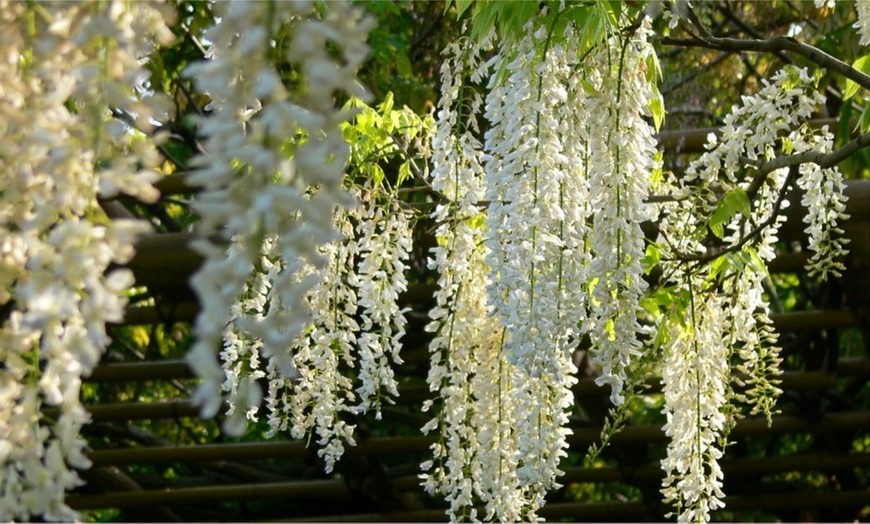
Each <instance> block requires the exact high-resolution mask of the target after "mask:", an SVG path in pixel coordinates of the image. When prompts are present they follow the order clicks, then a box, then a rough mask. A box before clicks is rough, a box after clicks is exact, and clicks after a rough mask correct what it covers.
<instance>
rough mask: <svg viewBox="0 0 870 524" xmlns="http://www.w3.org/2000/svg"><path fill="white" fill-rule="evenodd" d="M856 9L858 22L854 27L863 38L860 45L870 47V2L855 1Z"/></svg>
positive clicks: (864, 0) (863, 0)
mask: <svg viewBox="0 0 870 524" xmlns="http://www.w3.org/2000/svg"><path fill="white" fill-rule="evenodd" d="M855 9H856V10H857V11H858V20H856V21H855V24H854V25H853V27H854V28H855V29H857V30H858V34H859V35H860V36H861V40H860V41H859V43H860V44H861V45H863V46H866V45H870V2H868V1H867V0H855Z"/></svg>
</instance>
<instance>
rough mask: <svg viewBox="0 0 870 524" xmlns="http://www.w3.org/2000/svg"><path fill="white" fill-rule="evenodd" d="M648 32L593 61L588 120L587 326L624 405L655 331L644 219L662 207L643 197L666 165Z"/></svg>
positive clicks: (612, 44)
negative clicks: (655, 123) (646, 320)
mask: <svg viewBox="0 0 870 524" xmlns="http://www.w3.org/2000/svg"><path fill="white" fill-rule="evenodd" d="M649 34H650V27H649V21H648V20H646V21H645V22H644V24H643V25H642V26H641V27H640V28H639V29H638V30H637V32H636V33H635V34H634V35H633V36H632V37H631V38H620V37H617V36H614V37H611V38H610V39H608V43H607V46H606V47H603V48H602V49H601V50H600V51H598V52H597V53H595V54H594V56H593V57H592V63H591V64H590V65H589V66H588V67H587V69H586V71H588V73H589V79H590V84H591V85H592V87H593V88H594V90H595V93H593V94H592V95H591V96H590V97H589V101H588V102H587V108H586V112H585V113H584V115H586V118H587V121H586V123H585V125H584V126H583V127H582V128H581V129H582V136H583V137H584V138H585V140H586V142H587V144H588V149H589V153H588V160H587V162H588V164H587V166H586V169H587V171H588V175H587V176H588V180H589V181H588V184H589V194H590V195H592V197H591V198H592V206H593V207H594V209H595V212H594V213H593V214H592V217H593V220H594V223H593V227H592V232H591V246H592V249H591V251H592V253H591V262H590V263H589V269H588V279H589V282H590V284H589V286H590V287H591V303H590V304H589V306H590V309H591V315H590V323H589V326H588V333H589V336H590V337H591V340H592V356H593V359H594V361H595V362H596V363H597V364H598V365H599V367H600V368H601V375H600V376H599V377H598V379H596V383H598V384H599V385H602V384H608V385H609V386H610V388H611V395H610V398H611V401H612V402H613V403H614V405H617V406H618V405H620V404H622V402H623V400H624V398H623V395H622V391H623V386H624V384H625V382H626V381H627V380H629V378H628V376H627V374H626V373H627V370H628V367H629V365H630V364H631V362H632V360H633V359H636V358H637V357H638V356H640V353H641V348H642V346H643V343H642V342H641V337H642V336H644V335H645V334H646V333H648V332H649V330H648V329H646V328H644V327H642V326H641V325H640V323H639V321H638V317H639V316H640V314H641V312H642V308H641V307H640V299H641V297H642V296H643V294H644V292H645V291H646V288H647V284H646V281H645V280H644V279H643V266H642V264H641V259H642V258H643V256H644V249H645V242H644V233H643V231H642V230H641V228H640V224H641V223H642V222H644V221H648V220H654V219H655V218H656V216H655V211H656V208H654V207H653V206H649V205H647V204H645V203H644V199H645V198H646V197H647V196H648V195H649V194H650V187H651V184H650V180H651V178H652V176H653V172H654V171H655V170H656V169H657V168H659V167H660V165H659V164H658V163H657V161H656V160H655V158H656V140H655V138H654V136H653V135H654V132H655V131H654V129H653V127H652V125H650V124H649V123H647V122H646V121H645V120H644V117H646V116H648V115H649V109H648V106H649V104H650V101H651V100H652V99H653V96H654V95H655V93H654V91H653V89H654V84H652V83H651V82H650V81H649V80H648V79H647V76H646V70H647V67H648V64H649V60H650V58H652V59H654V58H655V51H654V50H653V49H652V46H651V45H650V44H649V43H648V42H647V38H648V36H649ZM593 282H594V283H593Z"/></svg>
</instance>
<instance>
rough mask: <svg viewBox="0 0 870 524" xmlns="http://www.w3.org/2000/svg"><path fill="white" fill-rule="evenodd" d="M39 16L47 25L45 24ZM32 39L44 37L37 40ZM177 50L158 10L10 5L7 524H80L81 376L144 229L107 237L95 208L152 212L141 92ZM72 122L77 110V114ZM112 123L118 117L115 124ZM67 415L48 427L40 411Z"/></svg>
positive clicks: (4, 194)
mask: <svg viewBox="0 0 870 524" xmlns="http://www.w3.org/2000/svg"><path fill="white" fill-rule="evenodd" d="M37 10H38V11H39V14H38V16H37V15H36V11H37ZM34 34H39V38H38V39H34V38H33V36H34ZM169 37H171V33H169V31H168V29H167V28H166V27H165V25H164V18H163V16H162V14H161V6H159V5H157V4H125V3H122V2H104V3H100V4H82V3H55V4H39V5H37V4H26V3H16V2H6V1H2V2H0V49H2V53H3V55H4V59H3V60H0V76H2V78H3V86H2V91H3V96H2V101H0V121H2V122H3V124H2V125H0V140H2V142H3V144H4V146H3V147H4V152H3V154H2V155H0V171H2V172H3V173H4V179H3V187H2V188H0V275H2V276H0V305H3V306H5V307H7V308H8V310H9V312H8V314H7V315H5V318H4V319H3V324H2V326H0V361H2V362H3V365H2V366H0V368H2V369H0V390H2V393H0V397H2V405H3V407H2V408H0V493H2V497H0V520H4V521H5V520H30V519H32V518H43V519H47V520H62V521H71V520H75V519H77V518H78V515H77V514H76V513H75V512H74V511H73V510H72V509H70V508H69V507H68V506H67V505H66V503H65V502H64V498H65V492H66V490H68V489H71V488H74V487H76V486H79V485H81V483H82V482H81V480H80V479H79V476H78V473H77V472H76V469H83V468H87V467H89V466H90V461H89V460H88V459H87V457H86V456H85V454H84V449H85V442H84V440H83V439H82V438H81V436H80V430H81V428H82V426H83V425H84V424H85V423H87V422H88V421H89V419H90V417H89V415H88V413H87V411H86V410H85V408H84V407H83V406H82V404H81V400H80V398H79V397H80V390H81V383H82V376H86V375H88V374H90V373H91V371H92V370H93V369H94V367H95V366H96V365H97V363H98V362H99V360H100V358H101V356H102V355H103V352H104V351H105V348H106V346H107V345H108V343H109V337H108V336H107V334H106V323H107V322H118V321H120V320H122V318H123V311H124V307H125V305H126V298H125V297H124V294H123V293H124V291H126V290H127V288H129V287H130V285H131V284H132V282H133V279H132V275H131V274H130V272H129V271H127V270H112V271H109V268H110V267H111V266H112V265H120V264H124V263H126V262H128V261H129V260H130V258H131V257H132V255H133V243H134V242H135V240H136V237H137V236H138V235H140V234H141V233H143V232H146V231H148V230H149V227H148V225H147V224H145V223H140V222H135V221H129V220H127V221H125V220H115V221H108V222H107V223H98V220H97V219H94V217H95V216H99V215H100V212H99V211H98V210H99V204H98V201H97V199H98V197H102V198H105V197H111V196H114V195H116V194H117V193H118V192H124V193H125V194H127V195H130V196H134V197H138V198H140V199H142V200H145V201H149V202H150V201H153V200H154V199H155V198H156V196H157V191H156V190H155V189H154V187H152V185H151V182H152V181H153V180H155V179H156V177H157V176H158V175H157V173H156V172H155V171H154V170H153V169H152V168H153V167H154V165H155V164H156V163H157V161H158V160H159V157H158V156H157V155H156V154H155V151H154V149H153V142H150V141H141V143H139V142H137V141H134V140H133V138H132V137H133V135H134V134H133V133H132V132H130V131H131V130H130V128H129V127H127V126H126V124H122V123H120V122H119V121H116V120H113V119H112V117H111V115H112V111H115V113H116V114H122V115H130V114H136V115H138V116H139V119H138V120H134V124H136V126H137V127H138V128H139V130H142V131H149V130H150V129H151V128H152V124H151V122H153V121H156V120H161V119H162V118H163V117H164V116H165V114H164V112H163V109H164V108H163V104H162V103H161V101H160V100H159V99H158V98H157V97H156V96H150V95H148V94H143V93H142V92H140V91H138V90H137V89H136V88H137V86H138V85H139V83H141V81H142V79H144V78H147V73H146V71H145V68H144V64H143V61H142V60H143V58H144V57H145V56H146V55H147V54H148V53H149V52H150V51H151V50H152V48H153V45H154V44H155V43H156V42H162V43H165V42H167V41H168V38H169ZM73 108H74V109H73ZM110 109H111V111H110ZM44 406H53V407H56V408H57V415H56V417H54V419H53V420H48V419H47V418H46V417H45V416H44V413H43V412H42V407H44Z"/></svg>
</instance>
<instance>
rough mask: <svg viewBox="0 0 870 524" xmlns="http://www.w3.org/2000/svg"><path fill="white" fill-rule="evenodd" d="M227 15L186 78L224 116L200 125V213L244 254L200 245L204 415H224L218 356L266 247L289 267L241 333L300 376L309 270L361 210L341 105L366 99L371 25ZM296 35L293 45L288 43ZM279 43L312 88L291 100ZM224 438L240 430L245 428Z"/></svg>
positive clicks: (293, 6) (266, 13) (286, 12)
mask: <svg viewBox="0 0 870 524" xmlns="http://www.w3.org/2000/svg"><path fill="white" fill-rule="evenodd" d="M219 8H220V9H221V11H220V13H219V15H220V17H219V20H220V21H219V23H218V24H217V25H215V26H214V27H213V28H212V29H210V30H209V31H208V34H207V37H208V39H209V40H210V41H211V42H212V44H213V45H212V47H211V48H210V51H209V52H210V55H211V56H210V57H209V58H210V59H209V60H206V61H204V62H201V63H197V64H193V65H191V66H190V67H189V68H188V70H187V72H186V74H188V75H190V76H193V77H195V80H196V83H197V85H198V87H199V88H200V89H201V90H203V91H204V92H206V93H208V94H209V95H210V96H211V98H212V103H213V105H214V111H213V113H214V114H213V115H212V116H210V117H208V118H204V119H202V121H201V122H200V131H201V133H202V134H203V135H204V137H205V146H206V154H204V155H202V156H200V157H198V158H196V159H194V160H193V162H194V163H195V164H196V165H197V167H199V168H200V169H199V170H198V171H196V173H195V174H194V175H192V176H191V182H192V183H195V184H198V185H200V186H201V187H202V188H203V190H202V191H201V192H200V194H199V195H198V199H197V202H196V203H195V205H196V209H197V211H198V212H199V213H200V216H201V217H202V222H201V223H200V231H201V232H202V233H204V234H212V233H218V234H219V235H220V236H221V237H222V238H223V242H227V241H232V242H235V243H239V244H241V245H242V246H244V249H239V250H235V251H233V252H231V254H233V255H234V256H226V255H227V253H226V251H225V248H224V247H222V245H221V242H217V243H216V242H213V241H211V240H207V239H202V240H200V241H198V242H197V243H196V245H195V247H196V249H197V250H198V251H199V252H200V253H202V254H203V255H205V257H206V261H205V263H204V265H203V267H202V268H201V270H200V271H199V272H198V273H197V275H195V276H194V278H193V280H192V283H193V286H194V288H195V289H196V290H197V293H198V294H199V295H200V299H201V300H200V302H201V304H203V311H202V312H201V314H200V316H199V318H198V320H197V323H196V333H197V342H196V344H195V345H194V347H193V348H192V349H191V352H190V353H189V357H188V358H189V361H190V362H191V364H192V365H193V368H194V369H195V370H196V372H197V374H198V375H199V376H201V377H203V378H204V379H205V381H204V383H203V384H202V386H201V387H200V388H199V389H198V391H197V393H196V394H195V399H196V400H197V401H198V402H199V403H200V404H201V405H202V407H203V411H202V412H203V415H205V416H213V415H215V414H216V413H217V411H218V409H219V408H220V402H221V397H220V394H219V390H220V387H221V384H222V383H223V382H224V381H225V377H224V372H223V370H222V369H221V367H220V366H219V365H218V363H217V360H216V358H215V356H216V353H217V348H219V347H222V345H223V344H222V339H223V334H224V329H225V326H227V324H228V321H229V320H230V318H229V315H228V312H229V311H230V309H231V307H232V305H233V304H234V303H236V301H237V300H239V297H240V296H241V295H242V294H243V292H244V289H245V283H246V282H247V281H248V280H249V278H250V275H251V274H252V271H253V270H254V264H255V262H257V261H259V259H260V257H261V256H262V254H263V253H262V248H263V242H264V240H265V239H266V238H270V239H271V242H274V250H275V252H276V253H277V255H278V257H279V261H280V266H281V267H280V270H279V271H277V272H276V273H275V275H274V281H273V282H272V284H271V288H270V307H269V308H268V310H267V311H265V312H264V313H263V315H262V318H254V317H243V318H238V319H236V320H234V324H236V325H237V326H238V329H240V330H243V331H244V332H246V333H247V336H250V337H253V339H256V340H258V341H260V342H259V344H260V345H259V354H260V355H261V356H262V358H264V359H268V360H269V362H270V365H271V366H272V367H273V368H274V369H276V370H277V371H278V372H279V373H280V374H281V375H283V376H284V377H286V378H288V379H289V378H293V377H295V376H296V375H297V372H296V370H295V368H294V360H293V359H294V357H293V355H291V354H290V353H289V352H288V348H289V347H290V346H291V345H292V344H293V343H294V341H296V340H297V338H298V335H299V334H300V332H301V331H302V330H303V329H304V327H305V326H306V325H307V324H308V322H309V319H310V314H309V311H308V309H307V307H306V303H305V296H306V293H307V292H308V291H309V290H310V289H311V288H312V287H313V286H314V285H315V284H316V282H317V279H318V273H317V272H311V271H307V270H306V269H305V268H306V267H307V266H308V265H312V266H314V267H321V266H323V265H324V263H325V259H324V258H323V256H322V255H321V253H320V251H319V246H322V245H324V244H327V243H329V242H331V241H333V240H335V239H336V238H337V234H336V232H335V230H334V227H333V217H334V211H335V208H336V206H343V205H347V204H349V203H350V201H351V200H350V198H349V196H348V194H347V193H346V191H345V190H344V189H343V180H344V169H345V165H346V162H347V156H348V147H347V144H346V143H345V142H344V140H343V137H342V133H341V128H340V125H341V123H342V122H344V121H346V120H347V119H348V118H349V117H350V114H348V113H347V112H345V111H342V110H341V109H340V108H336V107H335V102H334V99H333V93H335V92H336V91H338V92H344V93H349V94H352V95H355V96H359V97H363V96H365V93H364V92H363V91H362V88H361V86H360V85H359V84H358V83H357V82H356V80H355V78H356V70H357V68H358V67H359V65H360V64H361V63H362V60H363V59H364V58H365V55H366V53H367V46H366V45H365V40H366V35H367V33H368V31H369V30H370V29H371V27H372V22H371V20H370V19H368V18H365V17H363V16H362V13H361V12H360V11H358V10H357V9H355V8H353V7H352V6H350V5H348V4H345V3H335V4H329V5H328V6H327V8H326V11H325V13H324V14H323V16H322V17H321V18H317V17H316V12H315V10H314V6H312V5H311V4H310V3H307V2H300V3H289V2H231V3H227V4H220V6H219ZM287 32H290V33H291V37H290V38H286V39H284V38H279V37H281V36H282V35H285V34H286V33H287ZM279 40H280V42H281V46H279V48H278V49H279V51H280V54H281V56H282V59H284V60H287V61H288V62H290V63H292V64H295V65H297V66H298V70H299V72H300V74H301V77H302V79H303V82H302V85H301V87H299V88H298V90H297V91H293V92H290V91H288V89H287V88H286V87H285V86H284V83H283V79H282V78H281V77H280V75H279V73H278V71H277V69H276V66H275V64H272V63H271V62H270V58H269V57H270V56H271V55H272V54H273V45H277V44H276V42H278V41H279ZM285 42H289V45H287V44H285ZM285 45H286V47H284V46H285ZM331 46H335V47H337V49H338V50H339V56H337V57H336V56H334V55H333V53H332V51H331V49H330V47H331ZM286 147H290V148H291V149H292V150H293V154H292V155H288V154H287V153H286V150H285V148H286ZM239 378H242V377H239ZM245 384H247V385H246V387H245V388H242V389H237V390H236V391H237V394H236V396H237V397H240V393H248V394H249V395H251V397H250V398H237V399H236V400H235V402H236V403H237V404H238V403H241V404H242V405H246V406H251V405H252V404H254V402H253V400H254V399H256V398H258V397H259V395H260V394H261V392H260V391H259V389H258V386H257V383H256V382H253V381H251V380H248V381H246V382H245ZM225 429H231V430H235V432H238V431H241V430H243V429H244V425H242V424H239V425H234V426H230V427H225Z"/></svg>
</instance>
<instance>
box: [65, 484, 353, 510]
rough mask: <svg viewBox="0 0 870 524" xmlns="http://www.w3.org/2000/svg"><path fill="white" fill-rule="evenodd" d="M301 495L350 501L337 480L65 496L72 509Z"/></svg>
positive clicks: (341, 501)
mask: <svg viewBox="0 0 870 524" xmlns="http://www.w3.org/2000/svg"><path fill="white" fill-rule="evenodd" d="M267 499H301V500H328V501H329V502H330V503H337V504H347V503H350V502H352V501H353V497H352V495H351V494H350V493H349V492H348V489H347V485H346V484H345V483H344V481H341V480H308V481H298V482H272V483H262V484H239V485H230V486H207V487H196V488H167V489H155V490H136V491H118V492H110V493H102V494H99V495H79V496H69V497H67V498H66V503H67V504H69V506H70V507H71V508H73V509H76V510H81V509H95V508H141V507H146V506H172V505H179V504H191V503H204V502H223V501H228V500H267Z"/></svg>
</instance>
